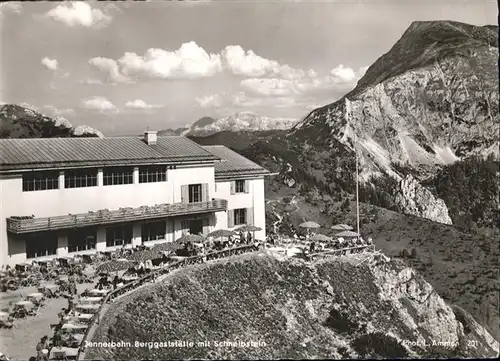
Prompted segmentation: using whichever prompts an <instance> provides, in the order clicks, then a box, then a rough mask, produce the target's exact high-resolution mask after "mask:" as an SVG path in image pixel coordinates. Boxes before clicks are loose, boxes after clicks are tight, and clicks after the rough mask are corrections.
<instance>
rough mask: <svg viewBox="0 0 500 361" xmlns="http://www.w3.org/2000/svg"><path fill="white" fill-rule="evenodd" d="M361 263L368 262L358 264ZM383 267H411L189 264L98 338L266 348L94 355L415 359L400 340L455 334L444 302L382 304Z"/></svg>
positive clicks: (243, 260) (119, 306)
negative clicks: (437, 323)
mask: <svg viewBox="0 0 500 361" xmlns="http://www.w3.org/2000/svg"><path fill="white" fill-rule="evenodd" d="M362 258H363V256H359V258H358V261H359V259H362ZM374 268H375V269H378V270H382V271H383V272H395V273H396V274H397V273H398V272H400V271H401V270H402V269H403V268H404V266H403V265H402V264H401V263H398V262H394V261H391V262H390V263H384V262H382V264H381V265H380V263H376V264H375V265H374V264H370V265H369V264H368V262H366V263H364V264H362V265H361V266H359V267H356V266H355V265H353V264H351V263H349V262H346V261H342V260H335V261H331V262H319V263H316V264H315V265H314V266H312V265H308V264H305V263H304V262H303V261H300V260H297V259H289V260H286V261H279V260H277V259H276V258H274V257H272V256H269V255H266V254H265V253H260V254H252V255H244V256H239V257H235V258H233V259H231V260H225V261H219V262H216V263H210V264H207V265H199V266H194V267H189V268H187V269H184V270H182V271H177V272H176V273H174V274H172V275H170V276H169V277H167V279H166V280H164V281H162V282H159V283H157V284H155V285H150V286H148V287H145V288H143V289H142V290H140V291H138V292H135V293H133V294H130V295H128V296H125V297H124V298H122V299H120V300H119V301H117V303H116V304H114V305H113V308H111V309H110V311H108V313H107V314H106V315H105V317H104V319H103V321H102V322H101V324H100V326H99V328H98V329H97V331H96V334H95V335H94V337H93V340H94V341H97V340H98V341H119V340H123V341H125V342H126V341H130V342H132V343H133V342H135V341H136V340H137V341H146V342H147V341H158V342H159V341H169V340H170V341H174V340H181V341H193V342H195V343H196V342H197V341H206V340H208V341H212V342H213V341H224V340H229V341H236V340H241V341H254V342H264V343H265V344H261V345H260V347H245V348H241V347H216V346H215V345H214V344H213V343H212V344H211V346H203V347H201V346H195V347H189V348H172V347H167V348H157V349H155V348H152V349H148V348H116V349H110V348H103V349H98V348H95V349H94V348H93V349H90V350H89V352H88V354H87V355H86V356H87V357H88V358H105V359H190V358H196V359H200V358H210V359H214V358H215V359H277V358H306V359H307V358H318V357H321V358H341V357H344V358H345V357H360V356H361V357H384V358H395V357H404V356H407V355H409V353H408V351H407V350H405V349H404V348H403V347H402V346H401V345H400V344H399V342H400V341H401V340H416V337H417V335H421V336H422V337H424V339H426V340H427V341H428V342H430V341H431V340H432V339H435V338H436V337H443V330H444V331H450V330H452V331H450V332H455V330H456V329H457V328H456V327H457V325H456V324H455V322H456V321H455V316H454V314H453V311H451V310H450V308H446V306H444V308H443V307H442V306H440V305H441V304H440V303H439V300H438V299H437V298H436V296H434V298H433V300H434V301H435V300H436V299H437V300H438V302H437V303H435V302H434V301H433V302H434V303H432V304H433V305H434V306H433V307H425V308H424V309H423V310H422V309H420V310H418V308H419V306H418V304H417V303H416V301H414V300H412V299H411V298H409V297H406V296H405V295H404V294H401V295H399V296H398V295H396V296H395V297H394V298H390V299H386V300H382V299H381V298H380V293H379V292H381V290H382V289H381V288H380V285H381V283H380V282H379V281H377V279H376V276H375V273H372V272H374V271H373V269H374ZM416 284H417V287H424V286H425V282H424V281H423V280H422V279H418V280H416ZM422 289H423V288H422ZM398 297H399V298H398ZM401 299H404V300H405V301H404V302H405V305H407V306H406V307H407V309H408V310H409V311H408V312H410V313H411V314H410V316H407V314H405V313H404V312H400V311H398V310H397V308H396V307H395V305H396V304H397V303H398V302H400V300H401ZM399 304H400V303H399ZM443 305H444V304H443ZM422 312H423V313H422ZM443 315H444V316H443ZM422 316H423V317H424V318H426V317H428V318H430V319H439V320H441V322H442V323H443V324H447V323H448V324H451V325H452V326H451V327H450V328H448V327H447V326H446V327H444V328H442V330H441V329H440V330H435V329H434V328H433V327H430V328H429V327H428V324H426V321H421V318H422ZM408 317H410V318H411V317H414V319H413V320H414V322H415V323H416V324H417V325H418V326H411V322H409V321H408ZM443 317H444V319H443ZM419 320H420V321H419ZM440 327H441V326H438V328H440ZM380 330H383V332H380ZM438 332H440V334H438ZM445 333H446V332H445ZM450 335H451V333H450ZM444 337H446V335H444ZM450 337H452V336H450ZM411 351H413V352H415V353H414V355H420V356H429V352H431V351H432V352H434V351H435V350H431V349H426V350H423V349H420V348H418V347H414V348H412V350H411ZM476 351H478V352H479V353H470V352H471V351H466V350H465V349H463V348H462V346H461V347H460V349H453V350H445V349H442V350H441V351H439V352H440V353H439V355H441V356H449V355H460V354H461V352H465V355H468V356H473V355H478V356H480V355H483V356H486V355H490V356H491V355H492V354H491V352H490V351H487V350H486V348H482V349H481V350H476ZM447 352H451V354H449V353H447Z"/></svg>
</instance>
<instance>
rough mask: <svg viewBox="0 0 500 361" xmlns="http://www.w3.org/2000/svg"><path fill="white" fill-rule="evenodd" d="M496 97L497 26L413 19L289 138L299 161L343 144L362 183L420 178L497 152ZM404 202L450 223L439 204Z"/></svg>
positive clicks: (333, 153) (498, 121) (499, 121)
mask: <svg viewBox="0 0 500 361" xmlns="http://www.w3.org/2000/svg"><path fill="white" fill-rule="evenodd" d="M498 99H499V91H498V27H495V26H474V25H468V24H463V23H458V22H452V21H425V22H415V23H412V24H411V26H410V27H409V28H408V29H407V30H406V31H405V33H404V34H403V35H402V37H401V39H399V40H398V41H397V42H396V44H395V45H394V46H393V47H392V48H391V49H390V50H389V51H388V52H387V53H386V54H384V55H382V56H381V57H380V58H379V59H378V60H377V61H376V62H375V63H374V64H373V65H372V66H370V67H369V68H368V70H367V72H366V73H365V75H364V76H363V77H362V78H361V79H360V80H359V82H358V84H357V86H356V88H355V89H353V90H352V91H351V92H350V93H348V94H346V95H345V96H344V97H343V98H342V99H340V100H338V101H336V102H334V103H332V104H328V105H325V106H323V107H321V108H318V109H315V110H313V111H312V112H310V113H309V115H307V116H306V117H305V118H304V119H303V120H302V121H301V122H299V123H298V124H297V125H296V126H295V127H294V128H292V129H291V131H290V132H289V134H288V135H287V139H290V140H291V141H292V142H294V143H295V145H296V146H297V147H302V148H303V149H305V150H304V152H305V153H306V154H304V158H312V154H314V153H315V152H322V153H324V152H328V151H329V152H330V153H331V154H330V155H325V157H326V158H328V157H330V158H331V157H339V154H338V150H339V149H340V148H341V146H340V144H343V145H345V146H347V150H348V151H349V152H351V156H350V157H352V158H354V154H353V150H354V149H356V151H357V152H358V155H359V158H360V164H361V173H362V174H364V177H363V178H364V179H365V180H367V179H369V178H370V176H376V177H378V176H380V175H389V176H390V177H392V178H395V179H396V180H397V181H398V182H399V181H401V180H403V178H404V177H405V175H406V174H408V173H410V174H413V175H414V176H415V177H416V180H415V182H418V181H419V180H422V179H425V178H427V177H429V176H431V175H432V174H435V172H436V171H437V170H438V169H441V168H442V167H443V166H445V165H447V164H451V163H453V162H455V161H457V160H459V159H463V158H467V157H469V156H473V155H481V156H487V155H488V154H494V155H496V154H498V152H496V151H495V149H498V145H499V136H498V134H499V130H500V129H499V124H500V117H499V102H498ZM307 153H310V154H309V156H308V154H307ZM318 167H319V165H318ZM402 168H404V169H405V171H404V172H401V169H402ZM413 183H414V182H410V181H407V183H405V185H408V186H409V187H410V188H411V186H410V185H411V184H413ZM410 188H408V187H406V190H407V191H405V192H403V193H404V194H407V195H408V196H409V195H410V194H414V192H410V191H409V189H410ZM415 189H416V188H415ZM418 192H420V191H418ZM418 192H417V193H418ZM427 196H428V195H425V196H424V195H422V197H421V199H425V198H426V197H427ZM405 202H406V203H405V204H406V205H405V207H404V208H405V209H407V210H408V212H410V213H411V214H427V215H428V216H429V217H431V219H433V220H436V221H445V223H446V222H448V219H449V217H448V216H447V215H446V211H445V210H444V208H442V209H441V211H439V212H438V214H433V215H431V214H430V213H429V212H427V211H425V210H422V209H420V210H418V211H417V210H416V209H413V210H410V209H412V207H413V206H411V207H410V206H409V204H411V203H412V202H417V203H418V202H419V200H418V199H417V200H412V199H407V200H406V201H405ZM431 203H433V202H431ZM419 207H420V206H419ZM422 207H423V205H422ZM417 208H418V207H417ZM431 213H432V212H431Z"/></svg>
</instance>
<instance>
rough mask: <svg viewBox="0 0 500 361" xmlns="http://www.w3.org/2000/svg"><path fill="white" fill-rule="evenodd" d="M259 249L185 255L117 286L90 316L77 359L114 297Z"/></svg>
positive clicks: (248, 247) (252, 246)
mask: <svg viewBox="0 0 500 361" xmlns="http://www.w3.org/2000/svg"><path fill="white" fill-rule="evenodd" d="M258 250H259V246H258V245H257V244H251V245H245V246H241V247H236V248H229V249H224V250H222V251H217V252H212V253H208V254H206V255H201V256H193V257H186V258H184V259H182V260H180V261H177V262H174V263H171V264H168V265H166V266H165V267H162V268H160V269H157V270H154V271H153V272H151V273H149V274H147V275H146V276H144V277H141V278H140V279H137V280H135V281H131V282H129V283H126V284H125V285H124V286H122V287H120V288H117V289H116V290H113V291H111V292H110V293H108V294H107V295H106V297H105V298H104V300H103V301H102V303H101V305H100V306H99V309H98V310H97V313H96V315H95V316H94V317H93V318H92V320H91V322H90V323H89V325H88V328H87V330H86V331H85V334H84V335H83V338H82V342H81V345H80V348H79V349H78V355H77V358H76V359H77V360H80V359H81V357H83V356H84V354H85V352H84V348H83V345H85V341H86V340H87V338H88V337H89V335H90V333H91V330H92V329H93V328H95V326H96V325H98V324H99V321H100V319H101V317H102V314H103V310H104V305H106V304H108V303H110V302H111V301H113V300H114V299H116V298H118V297H120V296H122V295H123V294H125V293H127V292H130V291H132V290H134V289H136V288H138V287H140V286H142V285H143V284H144V283H146V282H149V281H153V280H154V279H156V278H158V277H160V276H162V275H165V274H168V273H170V272H172V271H174V270H176V269H179V268H182V267H185V266H189V265H193V264H197V263H204V262H206V261H211V260H214V259H219V258H225V257H229V256H235V255H239V254H243V253H248V252H255V251H258Z"/></svg>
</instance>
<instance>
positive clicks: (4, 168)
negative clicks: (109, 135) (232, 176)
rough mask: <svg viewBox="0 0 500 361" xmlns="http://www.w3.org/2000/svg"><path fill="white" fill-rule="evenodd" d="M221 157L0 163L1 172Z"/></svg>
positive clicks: (203, 161)
mask: <svg viewBox="0 0 500 361" xmlns="http://www.w3.org/2000/svg"><path fill="white" fill-rule="evenodd" d="M217 160H220V158H218V157H216V156H214V157H210V156H207V157H205V156H203V157H192V158H182V157H181V158H178V159H172V158H169V159H154V160H153V159H145V160H142V159H140V160H137V159H131V160H116V161H115V160H108V161H102V160H98V161H83V162H78V161H72V162H52V163H26V164H7V165H3V164H2V165H0V173H4V172H11V171H12V172H13V171H16V172H19V171H23V170H25V171H32V170H47V169H68V168H76V167H89V168H91V167H92V168H94V167H120V166H141V165H159V164H165V165H169V164H179V163H183V164H206V163H208V164H213V163H214V162H215V161H217Z"/></svg>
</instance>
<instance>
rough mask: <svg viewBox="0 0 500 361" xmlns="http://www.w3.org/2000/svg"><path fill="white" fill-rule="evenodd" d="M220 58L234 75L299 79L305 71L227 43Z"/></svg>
mask: <svg viewBox="0 0 500 361" xmlns="http://www.w3.org/2000/svg"><path fill="white" fill-rule="evenodd" d="M222 58H223V60H224V65H225V67H226V68H227V69H229V70H230V71H231V72H233V73H234V74H236V75H243V76H247V77H261V76H274V77H280V78H284V79H289V80H293V79H300V78H302V77H303V76H304V75H306V72H305V71H304V70H301V69H294V68H292V67H290V66H288V65H281V64H280V63H278V62H277V61H275V60H269V59H265V58H263V57H261V56H259V55H257V54H255V53H254V52H253V51H252V50H247V51H245V50H244V49H243V48H242V47H241V46H239V45H229V46H226V48H225V49H224V50H223V51H222Z"/></svg>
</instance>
